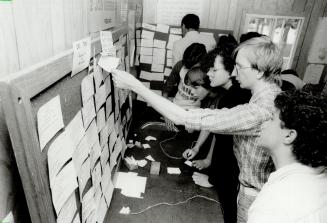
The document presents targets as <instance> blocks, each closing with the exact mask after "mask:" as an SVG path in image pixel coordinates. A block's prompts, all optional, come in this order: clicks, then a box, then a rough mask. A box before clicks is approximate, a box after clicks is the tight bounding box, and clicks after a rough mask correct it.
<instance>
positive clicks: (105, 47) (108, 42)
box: [100, 31, 114, 53]
mask: <svg viewBox="0 0 327 223" xmlns="http://www.w3.org/2000/svg"><path fill="white" fill-rule="evenodd" d="M100 40H101V46H102V52H103V53H108V52H109V50H110V48H111V47H113V46H114V43H113V39H112V33H111V31H100Z"/></svg>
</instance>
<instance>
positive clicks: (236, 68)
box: [234, 64, 257, 76]
mask: <svg viewBox="0 0 327 223" xmlns="http://www.w3.org/2000/svg"><path fill="white" fill-rule="evenodd" d="M234 68H235V70H236V75H237V76H238V74H239V73H238V71H239V70H243V69H247V68H252V69H256V68H254V67H240V68H238V67H237V64H235V65H234ZM256 70H257V69H256Z"/></svg>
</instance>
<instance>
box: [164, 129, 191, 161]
mask: <svg viewBox="0 0 327 223" xmlns="http://www.w3.org/2000/svg"><path fill="white" fill-rule="evenodd" d="M177 134H178V132H176V133H175V134H174V135H173V136H172V137H170V138H168V139H164V140H162V141H161V142H159V146H160V149H161V151H162V152H163V153H164V154H165V155H166V156H167V157H169V158H171V159H176V160H181V159H183V156H180V157H176V156H171V155H169V154H168V153H167V152H166V150H165V148H164V146H163V145H162V144H163V143H165V142H168V141H170V140H173V139H175V138H176V136H177ZM194 143H196V141H193V142H192V144H191V148H193V145H194Z"/></svg>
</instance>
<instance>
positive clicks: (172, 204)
mask: <svg viewBox="0 0 327 223" xmlns="http://www.w3.org/2000/svg"><path fill="white" fill-rule="evenodd" d="M197 197H198V198H204V199H206V200H209V201H212V202H215V203H217V204H220V203H219V201H217V200H215V199H213V198H210V197H206V196H203V195H195V196H192V197H190V198H188V199H186V200H184V201H179V202H176V203H168V202H161V203H158V204H154V205H151V206H149V207H147V208H145V209H143V210H141V211H139V212H132V213H129V214H130V215H138V214H141V213H143V212H145V211H147V210H149V209H151V208H154V207H157V206H160V205H168V206H176V205H180V204H185V203H187V202H188V201H190V200H192V199H194V198H197Z"/></svg>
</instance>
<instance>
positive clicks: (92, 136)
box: [85, 119, 99, 148]
mask: <svg viewBox="0 0 327 223" xmlns="http://www.w3.org/2000/svg"><path fill="white" fill-rule="evenodd" d="M85 137H86V138H87V142H88V144H89V146H90V148H91V147H92V146H93V145H94V144H95V143H99V137H98V128H97V126H96V124H95V119H93V121H92V122H91V124H90V126H89V128H88V129H87V130H86V132H85Z"/></svg>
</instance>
